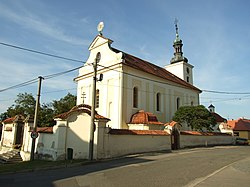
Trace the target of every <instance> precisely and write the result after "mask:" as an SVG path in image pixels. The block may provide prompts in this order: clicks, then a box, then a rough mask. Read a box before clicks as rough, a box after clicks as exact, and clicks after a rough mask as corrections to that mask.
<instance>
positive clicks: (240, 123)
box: [227, 118, 250, 131]
mask: <svg viewBox="0 0 250 187" xmlns="http://www.w3.org/2000/svg"><path fill="white" fill-rule="evenodd" d="M227 124H228V125H229V126H230V127H231V128H232V129H233V130H236V131H250V120H249V119H243V118H239V119H237V120H228V121H227Z"/></svg>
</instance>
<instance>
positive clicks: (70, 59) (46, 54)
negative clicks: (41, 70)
mask: <svg viewBox="0 0 250 187" xmlns="http://www.w3.org/2000/svg"><path fill="white" fill-rule="evenodd" d="M0 44H1V45H4V46H7V47H12V48H15V49H20V50H24V51H28V52H32V53H36V54H40V55H45V56H49V57H54V58H59V59H63V60H68V61H72V62H79V63H85V62H84V61H82V60H75V59H72V58H68V57H63V56H59V55H54V54H51V53H45V52H41V51H37V50H34V49H28V48H24V47H20V46H16V45H12V44H7V43H4V42H0Z"/></svg>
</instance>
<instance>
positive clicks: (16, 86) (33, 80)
mask: <svg viewBox="0 0 250 187" xmlns="http://www.w3.org/2000/svg"><path fill="white" fill-rule="evenodd" d="M37 81H38V80H37V78H35V79H32V80H29V81H25V82H23V83H20V84H16V85H14V86H10V87H8V88H4V89H1V90H0V92H4V91H7V90H10V89H16V88H20V87H23V86H28V85H30V84H34V83H36V82H37Z"/></svg>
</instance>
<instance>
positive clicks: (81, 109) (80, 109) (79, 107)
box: [54, 104, 110, 120]
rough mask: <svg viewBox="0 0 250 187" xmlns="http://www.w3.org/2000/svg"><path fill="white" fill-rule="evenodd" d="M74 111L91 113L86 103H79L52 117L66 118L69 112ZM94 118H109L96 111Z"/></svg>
mask: <svg viewBox="0 0 250 187" xmlns="http://www.w3.org/2000/svg"><path fill="white" fill-rule="evenodd" d="M75 112H83V113H86V114H88V115H91V106H89V105H86V104H80V105H77V106H74V107H73V108H72V109H71V110H70V111H68V112H65V113H62V114H59V115H57V116H55V117H54V118H61V119H66V118H68V117H69V116H70V115H71V114H73V113H75ZM95 118H96V119H105V120H110V119H108V118H106V117H104V116H101V115H100V114H98V113H97V112H95Z"/></svg>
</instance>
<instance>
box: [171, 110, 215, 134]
mask: <svg viewBox="0 0 250 187" xmlns="http://www.w3.org/2000/svg"><path fill="white" fill-rule="evenodd" d="M173 120H174V121H176V122H179V123H186V124H187V125H188V126H189V127H191V128H192V129H193V130H199V131H203V130H205V129H206V130H208V131H212V127H213V126H215V125H216V120H215V118H214V116H213V115H212V114H211V113H210V112H209V111H208V110H207V109H206V107H204V106H203V105H198V106H182V107H180V108H179V109H178V110H177V111H176V113H175V115H174V117H173Z"/></svg>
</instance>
